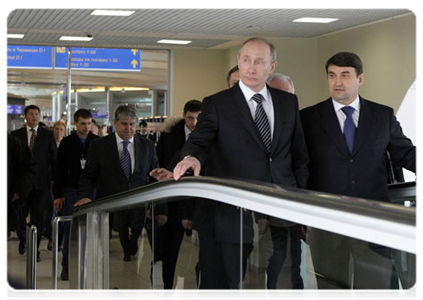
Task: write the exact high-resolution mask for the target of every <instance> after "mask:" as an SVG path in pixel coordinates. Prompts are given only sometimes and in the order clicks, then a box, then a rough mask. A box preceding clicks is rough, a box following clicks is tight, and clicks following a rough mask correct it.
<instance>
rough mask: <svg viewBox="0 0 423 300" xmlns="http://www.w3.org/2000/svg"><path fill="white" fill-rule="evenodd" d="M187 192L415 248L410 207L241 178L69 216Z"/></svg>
mask: <svg viewBox="0 0 423 300" xmlns="http://www.w3.org/2000/svg"><path fill="white" fill-rule="evenodd" d="M187 197H201V198H207V199H211V200H216V201H219V202H222V203H227V204H230V205H234V206H237V207H243V208H245V209H249V210H252V211H256V212H259V213H262V214H266V215H269V216H274V217H278V218H282V219H285V220H288V221H292V222H295V223H299V224H303V225H306V226H311V227H316V228H319V229H323V230H328V231H332V232H335V233H339V234H343V235H347V236H351V237H354V238H359V239H362V240H366V241H369V242H373V243H377V244H381V245H385V246H388V247H392V248H395V249H399V250H403V251H407V252H410V253H415V251H416V238H415V237H416V212H415V209H413V208H408V207H404V206H400V205H396V204H392V203H387V202H381V201H372V200H366V199H359V198H353V197H345V196H339V195H332V194H327V193H320V192H313V191H307V190H301V189H295V188H285V187H284V188H282V187H279V186H277V185H272V184H265V183H257V182H250V181H244V180H243V181H240V180H228V179H219V178H213V177H204V176H199V177H186V178H183V179H182V180H180V181H179V182H175V181H173V180H168V181H162V182H156V183H153V184H150V185H147V186H144V187H140V188H137V189H133V190H130V191H126V192H122V193H119V194H115V195H112V196H108V197H104V198H102V199H98V200H97V201H93V202H91V203H88V204H86V205H84V206H82V207H79V208H78V209H77V210H76V211H75V213H74V216H79V215H83V214H86V213H89V212H93V211H109V212H112V211H117V210H122V209H129V208H131V207H136V206H139V205H140V204H142V203H151V202H155V203H157V202H160V201H162V200H171V199H175V200H177V199H181V198H187Z"/></svg>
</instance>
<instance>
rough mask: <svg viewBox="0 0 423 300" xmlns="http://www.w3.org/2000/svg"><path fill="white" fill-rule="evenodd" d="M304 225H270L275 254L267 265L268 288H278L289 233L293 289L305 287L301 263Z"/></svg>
mask: <svg viewBox="0 0 423 300" xmlns="http://www.w3.org/2000/svg"><path fill="white" fill-rule="evenodd" d="M301 226H302V225H294V226H291V227H279V226H270V233H271V235H272V243H273V255H272V257H271V258H270V260H269V265H268V267H267V276H268V277H267V288H268V289H276V288H277V282H278V278H279V274H280V272H281V270H282V267H283V264H284V262H285V259H286V253H287V247H288V235H289V237H290V254H291V264H292V265H291V283H292V288H293V289H303V288H304V284H303V279H302V278H301V274H300V265H301V240H300V238H299V235H300V233H301Z"/></svg>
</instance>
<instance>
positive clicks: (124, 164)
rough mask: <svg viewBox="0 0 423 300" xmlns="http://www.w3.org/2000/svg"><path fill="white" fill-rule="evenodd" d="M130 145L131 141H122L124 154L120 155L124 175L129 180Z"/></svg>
mask: <svg viewBox="0 0 423 300" xmlns="http://www.w3.org/2000/svg"><path fill="white" fill-rule="evenodd" d="M129 143H130V142H129V141H122V144H123V149H122V154H121V155H120V164H121V165H122V170H123V173H124V174H125V176H126V178H128V179H129V177H130V176H131V155H129V151H128V144H129Z"/></svg>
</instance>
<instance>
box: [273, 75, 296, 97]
mask: <svg viewBox="0 0 423 300" xmlns="http://www.w3.org/2000/svg"><path fill="white" fill-rule="evenodd" d="M269 86H271V87H272V88H275V89H279V90H282V91H285V92H288V93H291V94H293V89H292V85H291V83H290V82H289V81H286V80H280V79H277V78H276V79H273V80H272V82H271V83H270V84H269Z"/></svg>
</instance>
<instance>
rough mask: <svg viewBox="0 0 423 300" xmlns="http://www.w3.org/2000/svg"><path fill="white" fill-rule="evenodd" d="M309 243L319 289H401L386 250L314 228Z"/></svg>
mask: <svg viewBox="0 0 423 300" xmlns="http://www.w3.org/2000/svg"><path fill="white" fill-rule="evenodd" d="M307 243H308V244H309V245H310V251H311V257H312V259H313V265H314V269H315V273H316V278H317V286H318V288H319V289H350V288H353V289H397V288H398V277H397V274H396V272H395V269H394V262H393V260H392V259H391V257H390V252H391V250H390V249H389V248H387V247H384V246H379V245H375V244H371V243H368V242H366V241H362V240H358V239H354V238H350V237H345V236H344V237H341V236H339V235H336V234H334V233H331V232H326V231H322V230H319V229H315V228H311V229H310V230H308V232H307ZM351 259H352V269H350V262H351Z"/></svg>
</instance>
